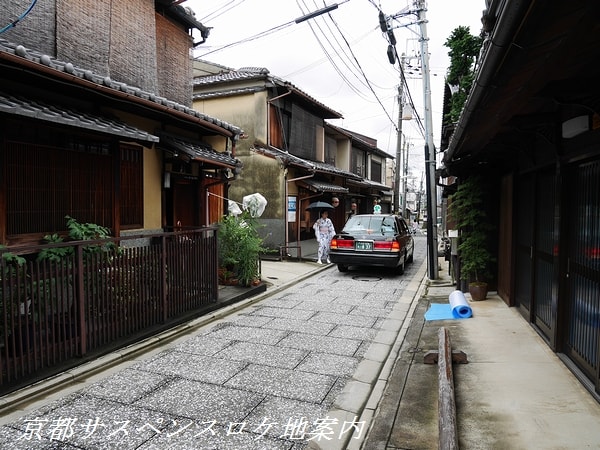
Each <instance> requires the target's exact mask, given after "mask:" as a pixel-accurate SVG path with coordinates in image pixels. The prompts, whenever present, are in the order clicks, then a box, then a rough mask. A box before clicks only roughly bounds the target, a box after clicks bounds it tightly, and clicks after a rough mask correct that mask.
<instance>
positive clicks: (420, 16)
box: [379, 0, 439, 280]
mask: <svg viewBox="0 0 600 450" xmlns="http://www.w3.org/2000/svg"><path fill="white" fill-rule="evenodd" d="M414 8H415V9H414V11H406V10H403V11H402V12H400V13H397V14H394V15H393V16H386V15H385V14H384V13H383V12H382V11H379V26H380V27H381V31H383V32H384V33H386V34H387V39H388V41H389V45H388V49H387V55H388V59H389V61H390V64H395V62H396V50H395V45H396V38H395V36H394V32H393V31H392V27H391V25H390V22H389V20H390V18H394V19H395V18H398V17H404V16H408V15H411V14H414V13H415V12H416V15H417V21H416V23H413V24H412V25H414V24H418V25H419V28H420V35H419V36H420V37H419V42H420V43H421V70H422V72H423V97H424V103H425V174H426V178H427V180H426V189H427V271H428V276H429V279H431V280H435V279H437V278H438V275H439V274H438V256H437V185H436V182H435V166H436V158H435V146H434V145H433V130H432V128H433V125H432V124H433V119H432V113H431V87H430V80H429V49H428V46H427V41H428V40H429V38H428V37H427V20H426V19H425V11H427V10H426V8H425V0H414ZM403 62H404V61H403V58H402V59H401V61H400V71H401V75H403ZM402 83H403V80H401V82H400V88H402ZM399 92H400V93H401V91H399ZM401 111H402V107H400V112H401ZM398 122H399V124H401V123H402V116H401V115H400V117H399V120H398ZM400 126H401V125H399V128H400ZM400 130H401V128H400ZM400 130H399V131H398V143H397V146H396V158H397V159H398V158H400V157H401V148H402V147H401V143H400V137H401V131H400ZM398 172H399V171H398V169H396V187H397V189H398V191H399V190H400V175H399V173H398ZM398 196H399V195H398ZM396 206H397V204H396V202H394V207H396Z"/></svg>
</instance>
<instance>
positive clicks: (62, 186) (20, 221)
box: [4, 139, 115, 236]
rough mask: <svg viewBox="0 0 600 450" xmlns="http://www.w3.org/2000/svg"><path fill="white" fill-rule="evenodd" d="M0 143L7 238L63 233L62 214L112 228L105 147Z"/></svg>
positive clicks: (108, 160) (75, 143)
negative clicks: (3, 149) (3, 146)
mask: <svg viewBox="0 0 600 450" xmlns="http://www.w3.org/2000/svg"><path fill="white" fill-rule="evenodd" d="M5 144H6V147H5V148H6V151H5V153H4V179H5V195H6V235H7V236H16V235H25V234H33V235H35V234H41V235H43V234H46V233H53V232H60V231H64V230H65V229H66V221H65V216H66V215H69V216H71V217H74V218H75V219H77V220H78V221H79V222H90V223H97V224H100V225H103V226H108V227H111V226H112V218H113V216H114V213H113V207H114V184H115V183H114V181H113V180H114V177H113V176H112V174H113V173H114V169H113V158H112V153H111V151H110V144H109V143H107V142H91V141H86V140H82V139H70V140H69V141H68V142H66V143H64V144H63V145H64V146H62V147H58V146H51V145H41V144H38V143H29V142H15V141H5Z"/></svg>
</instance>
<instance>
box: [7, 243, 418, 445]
mask: <svg viewBox="0 0 600 450" xmlns="http://www.w3.org/2000/svg"><path fill="white" fill-rule="evenodd" d="M415 243H416V244H415V256H414V260H415V261H414V263H413V264H410V265H407V267H406V272H405V273H404V275H396V274H395V273H393V272H391V271H387V270H382V269H355V270H352V269H351V270H350V271H349V272H346V273H340V272H339V271H338V270H337V268H336V267H335V266H333V265H332V266H331V267H330V268H327V269H326V270H323V271H321V272H319V273H317V274H316V275H314V276H312V277H310V278H307V279H305V280H303V281H301V282H299V283H297V284H295V285H293V286H291V287H289V288H287V289H285V290H282V291H280V292H276V293H274V294H273V295H271V296H266V297H265V298H264V299H262V300H260V301H258V302H256V303H254V304H251V305H249V306H248V307H245V308H243V309H241V310H239V311H237V312H235V313H233V314H230V315H227V316H225V317H223V318H220V319H219V320H217V321H214V322H212V323H210V324H208V325H205V326H202V327H199V328H198V329H196V330H194V332H193V333H190V334H188V335H186V336H182V337H180V338H178V339H177V340H175V341H174V342H171V343H169V344H167V345H165V346H162V347H161V348H160V349H159V350H154V351H152V352H150V353H149V354H147V355H145V356H144V357H143V358H139V359H137V360H135V361H129V362H127V363H124V364H121V365H119V366H116V367H115V368H112V369H110V370H109V371H106V372H103V373H102V374H98V375H94V376H92V377H91V378H90V380H89V381H91V383H89V384H88V383H84V384H83V385H82V386H77V387H76V388H75V389H73V388H70V389H68V390H66V391H64V392H60V393H55V394H53V395H52V397H51V399H49V400H48V402H47V403H43V404H38V405H36V406H35V409H32V410H26V411H24V412H23V413H22V414H21V415H19V414H16V415H15V414H13V415H11V417H10V421H9V422H8V423H7V421H6V420H3V423H4V425H3V426H2V427H1V428H0V447H2V448H9V447H10V448H13V449H19V448H23V449H25V448H27V449H31V448H57V445H59V446H60V448H80V449H92V448H94V449H95V448H115V447H119V448H123V449H138V448H142V449H164V448H195V449H202V448H227V449H250V448H257V449H258V448H263V449H264V448H267V449H279V448H281V449H299V448H304V447H305V446H307V445H308V444H309V443H310V442H311V441H313V442H314V443H316V444H318V445H319V446H320V447H321V448H339V449H342V448H347V447H348V445H350V443H351V442H352V445H359V443H360V442H361V440H362V439H364V437H365V434H366V432H367V430H366V426H365V423H364V422H363V421H361V420H360V419H359V418H360V417H361V412H362V411H363V409H364V407H365V405H366V403H367V401H368V400H369V398H370V396H371V394H372V390H373V387H374V385H375V383H376V381H377V378H378V376H379V374H380V372H381V370H382V367H383V366H384V364H385V363H386V361H387V360H388V358H389V357H391V356H393V355H391V351H392V348H393V347H394V344H395V343H396V341H397V339H398V336H399V333H400V332H401V330H403V329H404V328H405V327H406V322H405V320H406V318H407V316H409V315H410V314H409V313H410V311H411V308H414V304H415V303H416V301H415V300H414V299H415V296H416V289H417V288H418V286H419V284H420V282H421V279H422V277H423V275H424V271H425V261H424V259H425V255H426V239H425V237H424V236H422V235H419V236H417V237H416V238H415ZM298 264H312V263H310V262H303V263H298Z"/></svg>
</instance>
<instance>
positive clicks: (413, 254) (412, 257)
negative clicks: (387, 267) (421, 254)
mask: <svg viewBox="0 0 600 450" xmlns="http://www.w3.org/2000/svg"><path fill="white" fill-rule="evenodd" d="M414 256H415V251H414V250H413V251H412V252H410V256H409V257H408V259H407V260H406V262H407V263H412V262H413V261H414V260H415V258H414Z"/></svg>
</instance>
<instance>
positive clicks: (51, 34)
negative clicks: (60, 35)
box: [0, 0, 56, 55]
mask: <svg viewBox="0 0 600 450" xmlns="http://www.w3.org/2000/svg"><path fill="white" fill-rule="evenodd" d="M40 4H43V5H42V6H43V7H38V6H37V5H40ZM30 5H31V0H0V22H1V23H0V27H5V26H6V25H8V24H9V23H10V22H11V21H13V20H16V19H17V18H18V17H20V16H21V15H22V14H23V13H24V12H25V11H27V8H29V6H30ZM55 16H56V7H55V2H54V0H46V1H44V2H39V1H38V2H37V4H36V6H35V7H34V8H33V9H32V10H31V12H30V13H29V14H28V15H27V16H26V17H25V18H24V19H23V20H22V21H21V22H19V23H17V25H16V26H15V27H12V28H10V29H8V30H7V31H5V32H4V33H2V34H1V35H0V37H1V38H2V39H6V40H7V41H10V42H14V43H16V44H21V45H23V46H24V47H27V48H30V49H35V50H38V51H41V52H43V53H46V54H49V55H54V54H55V49H56V47H55V34H56V24H55V20H54V18H55Z"/></svg>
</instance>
